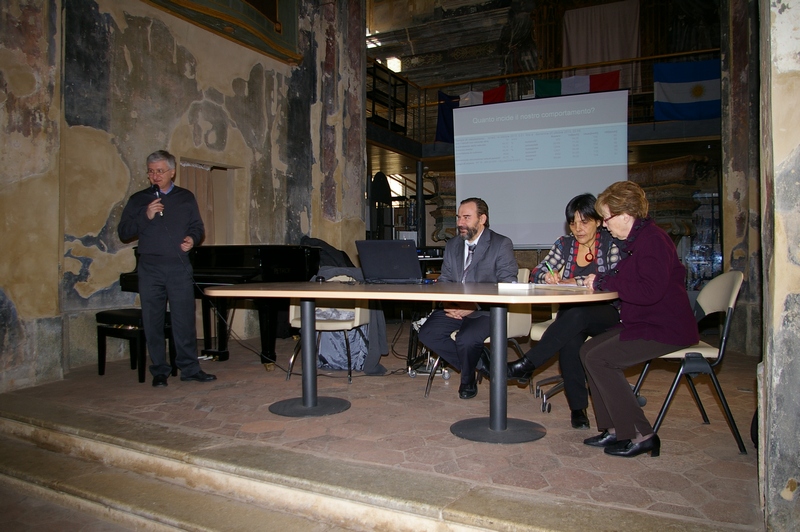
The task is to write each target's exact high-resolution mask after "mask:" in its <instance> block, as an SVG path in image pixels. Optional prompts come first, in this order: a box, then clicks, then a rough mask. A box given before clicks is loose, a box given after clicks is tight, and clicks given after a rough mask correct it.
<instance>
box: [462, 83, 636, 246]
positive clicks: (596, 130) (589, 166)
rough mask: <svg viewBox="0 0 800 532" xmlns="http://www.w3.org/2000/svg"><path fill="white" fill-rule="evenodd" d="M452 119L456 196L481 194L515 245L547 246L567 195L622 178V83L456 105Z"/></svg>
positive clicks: (496, 225)
mask: <svg viewBox="0 0 800 532" xmlns="http://www.w3.org/2000/svg"><path fill="white" fill-rule="evenodd" d="M453 126H454V131H455V162H456V194H457V197H458V201H461V200H462V199H464V198H468V197H473V196H477V197H481V198H483V199H485V200H486V202H487V203H488V204H489V221H490V225H491V227H492V229H494V230H495V231H497V232H499V233H502V234H504V235H506V236H508V237H509V238H511V239H512V241H513V242H514V246H515V247H516V248H520V249H522V248H539V247H550V245H551V244H552V243H553V242H554V241H555V240H556V239H557V238H558V237H559V236H561V235H562V234H564V233H565V232H566V230H567V227H566V224H565V217H564V207H565V206H566V204H567V202H569V200H570V199H571V198H573V197H574V196H576V195H578V194H582V193H584V192H590V193H592V194H595V195H597V194H599V193H600V192H601V191H602V190H603V189H604V188H605V187H606V186H608V185H609V184H611V183H613V182H615V181H622V180H625V179H627V171H628V170H627V162H628V150H627V147H628V93H627V91H614V92H606V93H595V94H581V95H575V96H563V97H559V98H546V99H538V100H522V101H516V102H506V103H501V104H494V105H480V106H472V107H466V108H463V109H455V110H454V112H453Z"/></svg>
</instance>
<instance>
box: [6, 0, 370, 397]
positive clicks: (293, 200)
mask: <svg viewBox="0 0 800 532" xmlns="http://www.w3.org/2000/svg"><path fill="white" fill-rule="evenodd" d="M62 5H63V10H62ZM363 10H364V8H363V3H362V1H361V0H349V1H347V2H336V3H335V5H331V4H328V5H327V6H323V7H322V8H321V9H319V10H318V9H317V7H316V2H304V3H303V4H302V6H301V7H300V9H299V12H300V21H299V26H300V29H301V32H302V34H301V39H300V41H301V42H300V45H299V47H300V50H299V51H300V53H301V54H302V55H303V60H302V63H301V64H300V65H298V66H291V65H287V64H284V63H281V62H279V61H276V60H273V59H271V58H269V57H267V56H265V55H263V54H260V53H258V52H255V51H252V50H250V49H248V48H245V47H243V46H240V45H238V44H236V43H234V42H232V41H230V40H227V39H224V38H222V37H219V36H217V35H214V34H212V33H210V32H208V31H206V30H203V29H201V28H199V27H197V26H195V25H193V24H191V23H189V22H187V21H184V20H182V19H179V18H177V17H174V16H172V15H170V14H169V13H167V12H165V11H162V10H160V9H157V8H155V7H153V6H151V5H149V4H147V3H144V2H140V1H137V0H97V1H95V0H63V2H58V1H55V0H53V1H51V2H43V1H32V0H31V1H24V0H19V1H16V0H14V1H10V2H4V3H3V7H2V12H1V13H2V19H0V24H2V26H1V27H0V29H2V37H0V89H2V91H3V92H2V95H3V97H4V98H5V100H4V101H0V104H2V108H0V113H2V114H0V119H2V120H1V121H0V122H2V128H3V129H2V136H3V138H2V142H0V162H2V163H3V167H4V169H10V170H11V171H9V172H5V171H4V173H3V174H2V177H0V179H2V188H1V189H0V208H2V212H3V219H4V231H3V238H2V243H0V251H2V256H3V258H2V259H0V331H2V333H3V334H2V335H0V345H1V346H2V347H3V351H2V366H1V367H0V386H1V387H0V391H4V390H8V389H14V388H19V387H25V386H31V385H34V384H38V383H40V382H44V381H46V380H53V379H58V378H60V377H61V376H62V373H61V371H62V368H63V370H68V369H69V368H70V367H75V366H79V365H84V364H93V363H95V361H96V345H95V333H94V313H95V312H96V311H97V310H99V309H104V308H116V307H124V306H132V305H134V304H135V298H136V296H135V295H134V294H129V293H122V292H120V288H119V283H118V278H119V274H120V273H121V272H125V271H131V270H132V269H133V267H134V264H135V260H134V257H133V251H132V246H133V245H135V243H133V244H123V243H121V242H120V241H119V239H118V238H117V235H116V229H117V224H118V221H119V216H120V215H121V212H122V209H123V207H124V205H125V202H126V201H127V199H128V197H129V196H130V195H131V194H133V193H134V192H136V191H138V190H141V189H142V188H144V187H145V186H146V185H147V177H146V173H145V159H146V157H147V155H148V154H149V153H151V152H153V151H154V150H157V149H167V150H169V151H171V152H172V153H173V154H175V155H176V156H177V157H178V158H179V159H191V160H193V161H202V162H207V163H213V164H215V165H219V166H223V167H227V168H230V169H233V170H232V172H229V175H232V176H233V177H232V178H233V179H234V183H233V190H234V198H233V203H234V208H233V209H232V210H233V212H234V213H235V215H234V217H233V219H232V220H230V223H231V224H232V234H233V239H234V241H233V242H230V243H234V244H250V243H269V244H283V243H297V242H299V240H300V238H301V236H303V235H304V234H310V235H311V236H315V237H318V238H323V239H326V240H329V241H330V242H331V243H332V244H333V245H337V246H340V245H342V243H344V242H350V243H352V242H353V241H354V240H355V239H357V238H361V237H362V236H363V235H364V231H365V225H364V219H363V218H364V217H363V214H362V213H363V212H364V202H365V200H364V199H363V196H364V193H363V191H364V188H365V176H366V167H365V162H364V153H365V140H364V125H363V87H362V83H363V74H362V72H363V61H364V59H363V58H364V54H363V47H364V40H363ZM62 14H63V20H61V19H60V18H59V16H60V15H62ZM62 27H63V35H62V33H61V32H60V31H59V30H60V28H62ZM62 42H63V53H62V46H61V44H62ZM62 71H63V80H64V82H63V91H62V90H61V86H60V85H59V84H58V80H60V79H61V72H62ZM62 96H63V109H62V107H61V105H60V103H61V102H62ZM351 113H352V114H353V115H352V116H351ZM176 181H177V183H178V184H180V175H178V177H177V178H176ZM21 198H36V200H37V201H36V204H35V205H36V207H35V208H32V203H31V202H29V201H20V199H21ZM23 229H24V231H23ZM345 247H346V246H345ZM59 265H61V270H60V271H59ZM40 322H41V323H40ZM62 322H63V325H62ZM45 344H47V345H48V349H47V350H46V355H44V354H43V353H42V352H40V347H42V346H43V345H45ZM50 344H54V345H50ZM42 356H44V357H45V358H46V359H47V363H42V362H41V361H40V360H39V359H40V358H41V357H42ZM109 356H110V358H112V359H113V358H114V357H115V356H116V357H122V356H127V346H125V345H124V344H123V343H122V342H119V343H117V344H113V343H112V345H111V346H110V352H109ZM20 375H24V378H21V377H20Z"/></svg>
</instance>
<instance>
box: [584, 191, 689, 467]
mask: <svg viewBox="0 0 800 532" xmlns="http://www.w3.org/2000/svg"><path fill="white" fill-rule="evenodd" d="M596 208H597V212H598V213H599V214H600V215H601V216H602V217H603V224H604V225H605V226H606V228H607V229H608V231H609V232H610V233H611V235H612V236H614V238H616V239H618V240H619V241H620V248H621V252H622V256H623V259H622V260H621V261H620V262H619V263H618V264H617V267H616V268H615V269H614V270H612V271H608V272H605V273H598V274H595V275H590V276H588V277H587V279H586V281H585V282H586V285H587V286H589V287H591V288H593V289H595V290H608V291H615V292H617V293H619V301H620V325H619V326H618V327H615V328H613V329H611V330H609V331H607V332H605V333H603V334H601V335H599V336H595V337H593V338H592V339H591V340H588V341H587V342H586V343H585V344H583V347H581V350H580V356H581V360H582V361H583V365H584V368H585V369H586V376H587V378H588V381H589V389H590V390H591V394H592V402H593V404H594V413H595V417H596V420H597V426H598V428H599V429H600V430H602V431H603V432H602V433H601V434H599V435H597V436H594V437H592V438H587V439H585V440H584V441H583V443H585V444H586V445H591V446H594V447H603V448H604V450H605V453H606V454H610V455H613V456H624V457H631V456H637V455H639V454H642V453H648V452H649V453H650V454H651V456H658V455H659V453H660V451H661V441H660V440H659V438H658V435H657V434H655V433H654V432H653V427H652V426H651V425H650V422H649V421H648V420H647V418H646V417H645V415H644V411H643V410H642V408H641V406H639V403H638V401H637V400H636V397H635V396H634V394H633V391H632V390H631V387H630V384H629V383H628V380H627V379H626V378H625V375H624V373H623V371H624V370H625V369H626V368H629V367H631V366H633V365H636V364H640V363H643V362H645V361H647V360H651V359H654V358H657V357H659V356H661V355H664V354H666V353H669V352H671V351H675V350H677V349H681V348H683V347H687V346H689V345H692V344H695V343H697V341H698V339H699V338H698V333H697V322H696V321H695V319H694V315H693V314H692V308H691V305H690V303H689V297H688V295H687V293H686V288H685V285H684V283H685V279H686V268H684V266H683V264H681V262H680V261H679V260H678V254H677V252H676V250H675V244H673V243H672V240H671V239H670V237H669V235H667V233H666V232H665V231H664V230H663V229H661V228H660V227H658V226H657V225H656V224H655V222H654V221H653V220H652V218H650V217H648V202H647V198H646V197H645V194H644V191H643V190H642V188H641V187H640V186H639V185H637V184H636V183H633V182H631V181H620V182H617V183H614V184H613V185H611V186H609V187H608V188H607V189H606V190H605V191H603V193H601V194H600V195H599V196H598V197H597V204H596Z"/></svg>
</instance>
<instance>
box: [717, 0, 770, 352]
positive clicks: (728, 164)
mask: <svg viewBox="0 0 800 532" xmlns="http://www.w3.org/2000/svg"><path fill="white" fill-rule="evenodd" d="M756 9H757V8H756V4H755V0H723V1H722V2H721V4H720V11H721V12H722V13H726V14H727V16H726V17H725V19H724V22H725V24H723V25H722V32H721V41H722V42H721V45H720V48H721V50H722V51H723V53H722V54H721V56H722V61H723V67H722V71H723V76H722V80H721V86H722V87H721V88H722V116H723V119H722V127H721V137H722V160H723V169H722V191H721V192H722V193H721V197H720V203H721V205H722V213H723V217H722V237H723V241H722V250H723V270H725V271H727V270H729V269H733V270H738V271H741V272H743V273H744V284H743V285H742V289H741V291H740V292H739V299H738V302H737V306H736V312H735V313H734V315H733V319H734V327H733V332H732V334H731V340H730V345H731V347H733V348H734V349H736V350H738V351H742V352H744V353H747V354H749V355H753V356H759V357H760V356H761V346H762V335H761V329H762V327H761V324H762V321H761V320H762V294H761V279H762V270H761V242H760V235H759V229H760V226H761V217H760V212H759V205H760V197H759V196H760V194H759V187H758V183H759V180H758V164H759V161H758V159H759V157H758V142H759V140H758V139H759V132H758V127H759V123H758V107H757V106H756V105H755V103H754V102H757V101H758V63H757V62H756V61H753V56H754V55H755V54H756V53H757V50H758V42H757V39H756V36H757V34H758V32H757V30H756V27H757V21H758V18H757V17H756Z"/></svg>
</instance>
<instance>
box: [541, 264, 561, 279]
mask: <svg viewBox="0 0 800 532" xmlns="http://www.w3.org/2000/svg"><path fill="white" fill-rule="evenodd" d="M544 265H545V266H547V270H548V271H549V272H550V275H552V276H553V279H554V282H556V283H558V276H557V275H556V272H554V271H553V267H552V266H550V263H549V262H545V263H544Z"/></svg>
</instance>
